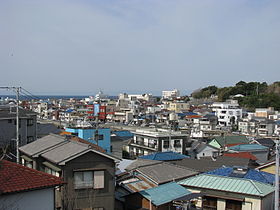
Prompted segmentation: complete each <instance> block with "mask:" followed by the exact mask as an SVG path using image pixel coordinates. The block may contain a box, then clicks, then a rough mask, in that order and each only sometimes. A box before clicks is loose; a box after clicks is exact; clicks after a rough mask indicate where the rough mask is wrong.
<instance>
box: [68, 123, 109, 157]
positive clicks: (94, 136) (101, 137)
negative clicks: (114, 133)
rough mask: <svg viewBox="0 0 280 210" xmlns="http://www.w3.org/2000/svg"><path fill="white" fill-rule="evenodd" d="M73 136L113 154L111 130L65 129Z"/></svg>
mask: <svg viewBox="0 0 280 210" xmlns="http://www.w3.org/2000/svg"><path fill="white" fill-rule="evenodd" d="M65 131H66V132H70V133H71V134H72V135H75V136H78V137H80V138H82V139H84V140H86V141H88V142H90V143H93V144H96V145H98V146H99V147H101V148H103V149H104V150H105V151H106V152H107V153H110V152H111V130H110V128H97V129H94V128H79V127H70V128H66V129H65Z"/></svg>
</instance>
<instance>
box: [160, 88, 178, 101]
mask: <svg viewBox="0 0 280 210" xmlns="http://www.w3.org/2000/svg"><path fill="white" fill-rule="evenodd" d="M179 96H180V91H179V90H177V89H174V90H164V91H162V98H163V99H173V98H177V97H179Z"/></svg>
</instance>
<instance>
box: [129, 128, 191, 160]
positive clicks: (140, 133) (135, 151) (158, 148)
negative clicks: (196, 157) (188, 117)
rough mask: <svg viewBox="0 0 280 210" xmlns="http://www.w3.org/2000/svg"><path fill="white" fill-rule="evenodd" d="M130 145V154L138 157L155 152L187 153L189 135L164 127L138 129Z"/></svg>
mask: <svg viewBox="0 0 280 210" xmlns="http://www.w3.org/2000/svg"><path fill="white" fill-rule="evenodd" d="M133 133H134V137H133V140H132V141H131V142H130V144H129V145H128V151H127V152H128V153H129V154H130V156H131V157H132V158H133V157H137V156H141V155H148V154H151V153H155V152H167V151H173V152H177V153H180V154H184V153H185V148H186V143H187V141H188V135H187V134H182V133H181V132H175V131H168V130H163V129H149V130H148V129H138V130H136V131H135V132H133Z"/></svg>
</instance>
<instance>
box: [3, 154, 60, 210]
mask: <svg viewBox="0 0 280 210" xmlns="http://www.w3.org/2000/svg"><path fill="white" fill-rule="evenodd" d="M62 184H63V181H62V180H61V179H60V178H58V177H55V176H52V175H50V174H47V173H44V172H41V171H36V170H34V169H31V168H28V167H25V166H22V165H19V164H16V163H13V162H10V161H6V160H0V209H18V210H26V209H28V210H38V209H43V210H53V209H55V202H56V200H55V187H57V186H61V185H62Z"/></svg>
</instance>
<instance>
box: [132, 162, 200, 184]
mask: <svg viewBox="0 0 280 210" xmlns="http://www.w3.org/2000/svg"><path fill="white" fill-rule="evenodd" d="M137 171H138V172H140V173H141V174H143V175H145V176H147V177H149V178H150V179H152V180H153V181H154V182H156V183H157V184H162V183H166V182H170V181H174V180H175V181H177V180H181V179H183V178H186V177H190V176H194V175H196V174H198V172H197V171H195V170H192V169H189V168H185V167H181V166H177V165H173V164H169V163H160V164H155V165H149V166H145V167H141V168H138V169H137Z"/></svg>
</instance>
